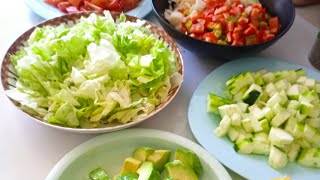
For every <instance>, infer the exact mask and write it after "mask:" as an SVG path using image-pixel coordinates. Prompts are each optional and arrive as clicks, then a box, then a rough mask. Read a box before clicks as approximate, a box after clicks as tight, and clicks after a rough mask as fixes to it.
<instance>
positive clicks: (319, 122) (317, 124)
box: [306, 117, 320, 128]
mask: <svg viewBox="0 0 320 180" xmlns="http://www.w3.org/2000/svg"><path fill="white" fill-rule="evenodd" d="M306 124H309V125H310V126H312V127H314V128H320V117H318V118H307V119H306Z"/></svg>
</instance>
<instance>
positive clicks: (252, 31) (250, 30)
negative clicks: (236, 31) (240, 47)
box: [243, 25, 256, 36]
mask: <svg viewBox="0 0 320 180" xmlns="http://www.w3.org/2000/svg"><path fill="white" fill-rule="evenodd" d="M243 34H244V35H245V36H249V35H252V34H256V29H255V28H254V27H253V25H251V26H249V27H248V28H247V29H246V30H244V31H243Z"/></svg>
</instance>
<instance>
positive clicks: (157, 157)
mask: <svg viewBox="0 0 320 180" xmlns="http://www.w3.org/2000/svg"><path fill="white" fill-rule="evenodd" d="M170 155H171V151H170V150H155V151H154V152H153V153H152V154H151V155H150V156H149V157H148V159H147V160H148V161H150V162H152V163H153V166H154V168H155V169H157V170H158V171H160V172H161V171H162V170H163V168H164V165H165V164H166V163H167V162H169V159H170Z"/></svg>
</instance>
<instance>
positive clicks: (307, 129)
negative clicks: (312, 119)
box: [303, 124, 317, 142]
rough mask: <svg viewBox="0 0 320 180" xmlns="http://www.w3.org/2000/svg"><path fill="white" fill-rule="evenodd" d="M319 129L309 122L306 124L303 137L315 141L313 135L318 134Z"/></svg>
mask: <svg viewBox="0 0 320 180" xmlns="http://www.w3.org/2000/svg"><path fill="white" fill-rule="evenodd" d="M316 133H317V130H316V129H315V128H313V127H311V126H310V125H309V124H305V125H304V131H303V137H304V138H305V139H306V140H307V141H309V142H313V137H314V136H315V135H316Z"/></svg>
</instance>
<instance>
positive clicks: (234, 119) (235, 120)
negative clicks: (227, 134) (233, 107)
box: [231, 113, 241, 126]
mask: <svg viewBox="0 0 320 180" xmlns="http://www.w3.org/2000/svg"><path fill="white" fill-rule="evenodd" d="M231 125H232V126H241V115H240V114H239V113H234V114H232V116H231Z"/></svg>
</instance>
